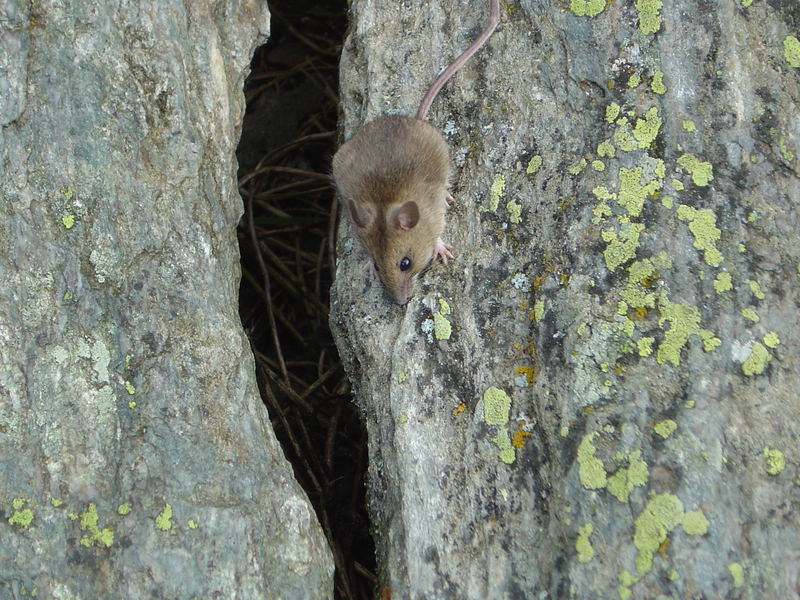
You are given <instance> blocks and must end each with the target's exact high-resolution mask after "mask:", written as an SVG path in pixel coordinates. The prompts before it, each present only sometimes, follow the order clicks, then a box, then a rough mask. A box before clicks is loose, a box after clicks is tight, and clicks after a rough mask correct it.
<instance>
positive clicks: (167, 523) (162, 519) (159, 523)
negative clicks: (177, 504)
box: [155, 503, 172, 531]
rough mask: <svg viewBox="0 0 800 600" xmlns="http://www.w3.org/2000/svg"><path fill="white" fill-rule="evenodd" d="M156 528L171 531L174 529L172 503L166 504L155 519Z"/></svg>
mask: <svg viewBox="0 0 800 600" xmlns="http://www.w3.org/2000/svg"><path fill="white" fill-rule="evenodd" d="M155 524H156V529H159V530H161V531H169V530H170V529H172V505H171V504H169V503H166V504H164V508H163V510H162V511H161V513H160V514H159V515H158V516H157V517H156V520H155Z"/></svg>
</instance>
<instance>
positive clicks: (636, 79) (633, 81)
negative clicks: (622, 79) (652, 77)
mask: <svg viewBox="0 0 800 600" xmlns="http://www.w3.org/2000/svg"><path fill="white" fill-rule="evenodd" d="M640 83H642V77H641V76H640V75H639V74H638V73H634V74H633V75H631V76H630V77H628V87H629V88H631V89H633V88H635V87H636V86H637V85H639V84H640Z"/></svg>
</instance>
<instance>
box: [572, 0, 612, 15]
mask: <svg viewBox="0 0 800 600" xmlns="http://www.w3.org/2000/svg"><path fill="white" fill-rule="evenodd" d="M605 7H606V3H605V0H571V2H570V3H569V10H570V11H571V12H572V13H573V14H575V15H577V16H579V17H595V16H597V15H599V14H600V13H601V12H603V10H604V9H605Z"/></svg>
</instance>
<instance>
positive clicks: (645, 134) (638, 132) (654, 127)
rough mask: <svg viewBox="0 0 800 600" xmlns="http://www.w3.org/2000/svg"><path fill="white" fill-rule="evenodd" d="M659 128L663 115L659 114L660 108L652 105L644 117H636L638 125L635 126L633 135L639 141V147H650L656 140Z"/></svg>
mask: <svg viewBox="0 0 800 600" xmlns="http://www.w3.org/2000/svg"><path fill="white" fill-rule="evenodd" d="M659 129H661V117H659V116H658V108H657V107H655V106H652V107H650V108H649V109H648V110H647V112H646V113H645V115H644V117H643V118H641V119H636V126H635V127H634V128H633V137H635V138H636V141H637V142H638V143H639V148H647V147H649V146H650V145H651V144H652V143H653V142H654V141H655V139H656V136H657V135H658V131H659Z"/></svg>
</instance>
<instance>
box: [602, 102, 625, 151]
mask: <svg viewBox="0 0 800 600" xmlns="http://www.w3.org/2000/svg"><path fill="white" fill-rule="evenodd" d="M621 108H622V107H620V105H619V104H617V103H616V102H612V103H611V104H609V105H608V106H606V122H607V123H613V122H614V121H616V120H617V117H618V116H619V112H620V110H621ZM605 143H606V144H609V142H605ZM609 145H611V144H609ZM612 147H613V146H612Z"/></svg>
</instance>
